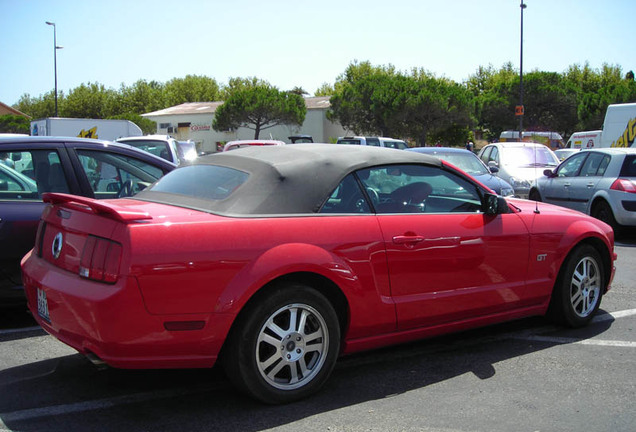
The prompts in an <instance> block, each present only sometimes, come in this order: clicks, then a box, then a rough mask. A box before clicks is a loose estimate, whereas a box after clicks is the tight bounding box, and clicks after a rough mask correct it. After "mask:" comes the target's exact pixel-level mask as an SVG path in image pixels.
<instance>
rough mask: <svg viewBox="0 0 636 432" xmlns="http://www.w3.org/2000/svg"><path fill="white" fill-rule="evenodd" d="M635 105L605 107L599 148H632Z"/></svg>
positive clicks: (634, 127)
mask: <svg viewBox="0 0 636 432" xmlns="http://www.w3.org/2000/svg"><path fill="white" fill-rule="evenodd" d="M635 135H636V103H628V104H613V105H610V106H608V107H607V112H606V113H605V121H604V122H603V135H602V136H601V145H600V147H634V136H635Z"/></svg>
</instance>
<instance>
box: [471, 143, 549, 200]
mask: <svg viewBox="0 0 636 432" xmlns="http://www.w3.org/2000/svg"><path fill="white" fill-rule="evenodd" d="M479 158H480V159H481V160H482V161H483V162H484V163H485V164H486V165H488V167H489V168H497V169H498V171H497V176H499V177H501V178H502V179H504V180H505V181H507V182H508V183H510V185H511V186H512V188H513V189H514V190H515V196H516V197H519V198H528V194H529V192H530V188H531V187H532V186H533V185H534V183H535V179H537V178H538V177H541V175H542V173H543V171H544V170H545V169H546V168H550V169H553V168H556V166H557V165H558V164H559V159H558V158H557V157H556V156H555V154H554V152H553V151H552V150H550V149H549V148H548V147H546V146H544V145H543V144H537V143H531V142H499V143H492V144H488V145H487V146H486V147H484V148H483V149H481V151H480V152H479Z"/></svg>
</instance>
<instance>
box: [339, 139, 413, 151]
mask: <svg viewBox="0 0 636 432" xmlns="http://www.w3.org/2000/svg"><path fill="white" fill-rule="evenodd" d="M336 144H353V145H368V146H375V147H388V148H394V149H398V150H404V149H407V148H409V146H408V144H407V143H406V141H403V140H400V139H395V138H386V137H363V136H350V137H339V138H338V141H336Z"/></svg>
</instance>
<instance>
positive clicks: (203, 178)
mask: <svg viewBox="0 0 636 432" xmlns="http://www.w3.org/2000/svg"><path fill="white" fill-rule="evenodd" d="M248 177H249V174H247V173H246V172H243V171H239V170H236V169H232V168H227V167H220V166H216V165H191V166H187V167H183V168H179V169H177V170H174V171H172V172H171V173H169V174H167V175H165V176H164V177H162V178H161V179H160V180H159V181H158V182H157V183H155V184H154V185H153V186H152V187H151V188H150V189H149V190H150V191H152V192H165V193H169V194H174V195H182V196H186V197H192V198H199V199H204V200H222V199H225V198H227V197H229V196H230V195H231V194H232V192H234V191H235V190H236V189H238V187H239V186H241V185H242V184H243V183H245V182H246V181H247V178H248Z"/></svg>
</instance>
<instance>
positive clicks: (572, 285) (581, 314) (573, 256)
mask: <svg viewBox="0 0 636 432" xmlns="http://www.w3.org/2000/svg"><path fill="white" fill-rule="evenodd" d="M604 281H605V269H604V268H603V261H602V259H601V256H600V254H599V253H598V251H597V250H596V249H594V248H593V247H592V246H590V245H582V246H579V247H577V248H576V249H574V250H573V251H572V252H571V253H570V255H569V256H568V257H567V258H566V260H565V262H564V263H563V266H562V267H561V271H560V272H559V276H558V278H557V281H556V284H555V286H554V291H553V292H552V299H551V300H550V308H549V309H548V314H549V316H550V317H551V318H552V319H554V320H555V321H558V322H560V323H563V324H566V325H568V326H570V327H582V326H584V325H586V324H587V323H588V322H590V320H591V319H592V317H593V316H594V314H595V313H596V311H597V310H598V308H599V307H600V305H601V297H602V296H603V289H604V283H605V282H604Z"/></svg>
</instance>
